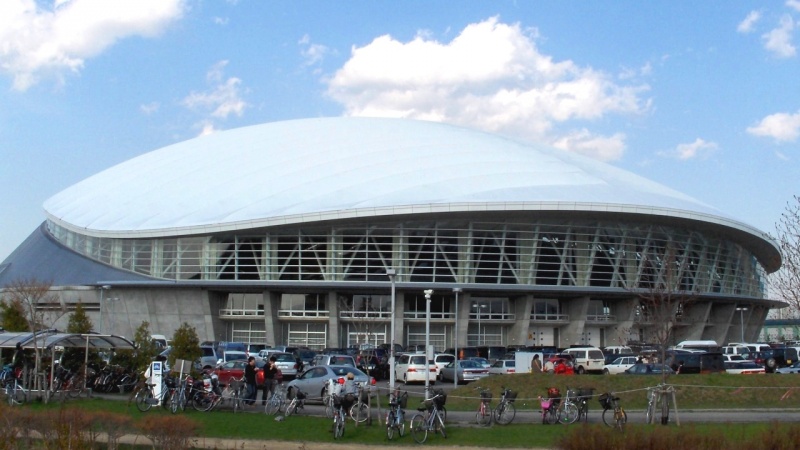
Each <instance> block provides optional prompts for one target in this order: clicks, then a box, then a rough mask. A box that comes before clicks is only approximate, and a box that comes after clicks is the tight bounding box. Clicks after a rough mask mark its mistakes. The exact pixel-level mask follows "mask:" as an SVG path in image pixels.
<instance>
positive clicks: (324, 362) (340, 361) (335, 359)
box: [311, 354, 356, 367]
mask: <svg viewBox="0 0 800 450" xmlns="http://www.w3.org/2000/svg"><path fill="white" fill-rule="evenodd" d="M311 365H313V366H351V367H355V366H356V360H355V358H353V357H352V356H350V355H327V354H322V355H317V356H315V357H314V360H313V361H312V362H311Z"/></svg>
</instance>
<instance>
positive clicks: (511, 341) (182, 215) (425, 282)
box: [0, 118, 784, 350]
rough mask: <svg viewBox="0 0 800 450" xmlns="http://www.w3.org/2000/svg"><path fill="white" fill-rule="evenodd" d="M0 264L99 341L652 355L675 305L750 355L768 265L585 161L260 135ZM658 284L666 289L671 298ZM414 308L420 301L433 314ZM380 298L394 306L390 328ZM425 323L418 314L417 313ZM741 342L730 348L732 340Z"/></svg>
mask: <svg viewBox="0 0 800 450" xmlns="http://www.w3.org/2000/svg"><path fill="white" fill-rule="evenodd" d="M44 210H45V213H46V220H45V222H44V223H43V224H42V225H41V226H40V227H39V228H38V229H37V230H35V231H34V232H33V233H32V234H31V235H30V236H29V237H28V239H26V240H25V242H23V243H22V244H21V245H20V246H19V247H18V248H17V249H16V250H15V251H14V252H13V253H12V254H11V255H10V256H9V257H8V258H7V259H6V260H5V261H4V262H3V263H2V265H0V286H6V285H8V283H10V282H12V281H13V280H15V279H19V278H26V279H30V278H35V279H38V280H46V281H47V282H49V283H51V284H52V291H53V292H55V293H57V294H58V295H59V297H60V299H61V302H63V303H65V304H68V305H74V304H76V303H77V302H81V303H82V304H83V306H84V307H85V308H86V309H87V310H88V311H89V312H90V313H91V314H93V316H92V318H93V320H94V321H95V323H96V324H99V329H100V330H101V331H105V332H109V331H110V330H113V331H114V332H115V333H116V334H122V335H126V336H131V335H133V331H134V330H135V329H136V327H138V326H139V324H140V323H141V322H142V321H145V320H146V321H148V322H149V323H150V329H151V330H152V331H153V332H154V333H159V334H165V335H168V336H169V335H171V334H172V332H173V331H174V330H175V329H177V328H178V327H179V326H180V325H181V324H182V323H188V324H190V325H192V326H194V327H195V328H196V329H197V331H198V334H199V336H200V338H201V340H202V339H207V340H229V341H243V342H248V343H262V344H266V345H273V346H274V345H279V344H280V345H290V346H308V347H311V348H315V349H321V348H324V347H345V346H350V345H354V344H364V343H368V344H381V343H385V342H389V341H390V340H391V336H390V334H389V333H390V329H391V323H390V322H391V320H392V317H394V318H395V319H394V320H395V323H394V325H395V329H396V331H395V340H396V342H398V343H401V344H402V345H404V346H407V345H418V344H424V343H425V338H426V331H425V325H426V321H428V320H429V321H430V333H429V336H430V342H431V344H432V345H434V346H435V347H436V349H437V350H443V349H445V348H447V347H451V346H453V345H458V346H459V347H463V346H477V345H487V346H489V345H504V346H511V345H526V346H557V347H568V346H570V345H576V344H588V345H596V346H608V345H619V344H620V343H623V342H629V341H642V342H646V341H648V340H651V337H652V336H651V333H652V329H653V327H654V326H655V324H654V323H653V322H654V321H653V318H652V317H651V318H648V316H647V314H646V311H644V310H643V308H642V304H641V302H640V295H638V294H639V293H641V292H642V291H647V290H648V289H653V288H654V287H655V286H665V285H668V286H672V289H673V290H676V291H678V290H679V291H685V292H691V294H692V298H693V299H694V301H692V302H691V304H688V303H687V305H686V306H685V307H683V306H682V305H679V307H680V308H681V311H680V314H679V315H680V321H679V326H677V327H676V339H679V340H682V339H704V340H715V341H717V342H720V343H724V342H729V341H731V340H736V341H738V340H740V338H741V337H744V339H745V340H746V341H747V340H748V339H755V338H756V337H757V336H758V334H759V332H760V330H761V327H762V325H763V323H764V320H765V319H766V316H767V313H768V311H769V309H770V308H775V307H782V306H784V304H783V303H782V302H779V301H775V300H770V299H768V298H766V284H767V283H766V277H767V274H769V273H771V272H774V271H776V270H778V268H779V267H780V265H781V256H780V252H779V250H778V248H777V246H776V244H775V243H774V242H773V241H772V240H770V238H769V237H768V236H767V235H766V234H765V233H763V232H761V231H759V230H758V229H755V228H753V227H751V226H749V225H747V224H745V223H742V222H740V221H738V220H736V219H735V218H733V217H731V216H729V215H727V214H725V213H723V212H721V211H718V210H716V209H715V208H714V207H713V206H710V205H707V204H704V203H702V202H700V201H698V200H695V199H693V198H691V197H689V196H686V195H684V194H682V193H680V192H677V191H675V190H673V189H670V188H668V187H665V186H663V185H660V184H658V183H655V182H652V181H649V180H647V179H645V178H642V177H640V176H637V175H634V174H632V173H630V172H626V171H623V170H620V169H618V168H615V167H613V166H610V165H607V164H604V163H600V162H598V161H595V160H591V159H588V158H585V157H581V156H579V155H575V154H571V153H568V152H564V151H560V150H556V149H553V148H549V147H546V146H540V145H532V144H526V143H520V142H517V141H514V140H510V139H507V138H504V137H500V136H496V135H492V134H487V133H483V132H478V131H474V130H469V129H464V128H459V127H455V126H451V125H446V124H441V123H432V122H422V121H412V120H404V119H378V118H318V119H304V120H293V121H285V122H276V123H268V124H262V125H256V126H251V127H245V128H240V129H234V130H229V131H224V132H219V133H216V134H212V135H209V136H203V137H198V138H195V139H192V140H189V141H185V142H181V143H178V144H174V145H170V146H167V147H164V148H162V149H159V150H155V151H152V152H149V153H146V154H143V155H141V156H139V157H136V158H133V159H131V160H128V161H126V162H123V163H121V164H119V165H116V166H114V167H111V168H109V169H107V170H104V171H102V172H100V173H98V174H96V175H94V176H91V177H89V178H87V179H85V180H83V181H81V182H79V183H77V184H75V185H73V186H71V187H69V188H67V189H65V190H64V191H62V192H60V193H58V194H56V195H55V196H53V197H51V198H50V199H48V200H47V201H46V202H45V204H44ZM665 280H679V281H678V282H676V283H669V282H666V281H665ZM425 290H433V294H432V295H431V296H430V300H428V299H426V297H425V295H424V291H425ZM392 292H395V302H394V303H395V308H394V310H392ZM428 311H430V315H429V314H428ZM740 332H741V336H740Z"/></svg>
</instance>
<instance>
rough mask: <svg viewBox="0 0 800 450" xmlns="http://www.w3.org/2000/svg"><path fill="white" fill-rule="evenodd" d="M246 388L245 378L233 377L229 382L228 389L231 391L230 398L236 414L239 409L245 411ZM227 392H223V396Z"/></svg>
mask: <svg viewBox="0 0 800 450" xmlns="http://www.w3.org/2000/svg"><path fill="white" fill-rule="evenodd" d="M244 388H245V382H244V378H242V379H237V378H231V381H230V382H228V388H227V390H228V391H229V392H230V399H231V403H233V413H234V414H236V413H237V412H239V411H244V399H243V397H244V395H243V391H244ZM224 396H225V393H224V392H223V397H224Z"/></svg>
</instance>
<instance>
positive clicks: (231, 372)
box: [214, 359, 265, 386]
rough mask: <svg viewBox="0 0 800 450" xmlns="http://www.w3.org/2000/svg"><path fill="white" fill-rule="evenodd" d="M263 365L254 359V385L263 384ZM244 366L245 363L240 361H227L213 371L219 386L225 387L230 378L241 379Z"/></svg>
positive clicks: (260, 361) (260, 360)
mask: <svg viewBox="0 0 800 450" xmlns="http://www.w3.org/2000/svg"><path fill="white" fill-rule="evenodd" d="M264 364H265V362H264V360H262V359H256V383H257V384H258V385H259V386H261V385H262V384H264V371H263V370H261V369H262V368H263V367H264ZM246 365H247V361H244V360H241V359H240V360H236V361H228V362H226V363H223V364H222V365H220V366H219V367H217V368H216V369H214V373H215V374H217V377H219V384H220V386H227V385H228V383H230V380H231V378H236V379H241V378H242V377H243V376H244V368H245V366H246Z"/></svg>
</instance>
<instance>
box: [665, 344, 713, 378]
mask: <svg viewBox="0 0 800 450" xmlns="http://www.w3.org/2000/svg"><path fill="white" fill-rule="evenodd" d="M664 363H665V364H667V365H668V366H670V368H672V370H673V371H674V372H676V373H681V374H687V373H702V374H706V373H719V372H724V371H725V364H724V363H725V360H724V359H723V358H722V353H719V352H713V353H709V352H703V351H696V350H695V351H689V352H685V351H680V350H669V351H667V353H666V360H665V361H664Z"/></svg>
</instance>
